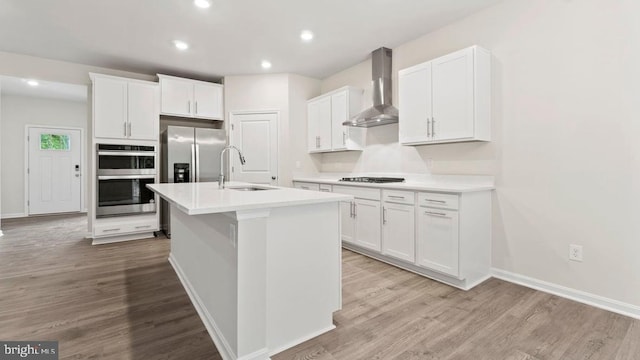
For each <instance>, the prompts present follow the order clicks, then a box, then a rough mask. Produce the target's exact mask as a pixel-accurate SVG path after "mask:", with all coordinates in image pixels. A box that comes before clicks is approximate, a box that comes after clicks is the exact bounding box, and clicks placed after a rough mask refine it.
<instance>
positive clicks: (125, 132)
mask: <svg viewBox="0 0 640 360" xmlns="http://www.w3.org/2000/svg"><path fill="white" fill-rule="evenodd" d="M122 125H123V126H124V136H125V137H127V122H126V121H125V122H123V123H122Z"/></svg>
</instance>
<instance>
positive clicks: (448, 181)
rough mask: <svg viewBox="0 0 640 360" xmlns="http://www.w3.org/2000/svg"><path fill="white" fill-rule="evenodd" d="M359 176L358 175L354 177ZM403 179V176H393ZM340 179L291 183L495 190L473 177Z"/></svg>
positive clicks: (302, 179) (486, 181) (301, 178)
mask: <svg viewBox="0 0 640 360" xmlns="http://www.w3.org/2000/svg"><path fill="white" fill-rule="evenodd" d="M346 176H348V175H346ZM356 176H360V175H356ZM394 177H403V176H394ZM340 178H341V176H340V177H327V176H318V177H314V176H310V177H307V176H297V177H294V178H293V181H299V182H310V183H317V184H329V185H340V186H359V187H368V188H376V189H396V190H408V191H439V192H451V193H465V192H474V191H488V190H493V189H495V185H494V184H493V181H492V180H489V179H486V178H483V177H475V176H468V177H467V176H437V177H436V176H434V177H433V178H425V179H411V178H407V179H406V180H405V182H401V183H382V184H381V183H359V182H348V181H339V179H340Z"/></svg>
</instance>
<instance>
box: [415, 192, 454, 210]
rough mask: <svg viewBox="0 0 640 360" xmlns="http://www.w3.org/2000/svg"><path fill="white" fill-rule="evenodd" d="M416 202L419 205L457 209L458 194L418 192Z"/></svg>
mask: <svg viewBox="0 0 640 360" xmlns="http://www.w3.org/2000/svg"><path fill="white" fill-rule="evenodd" d="M418 204H420V206H430V207H437V208H443V209H453V210H458V195H455V194H442V193H419V194H418Z"/></svg>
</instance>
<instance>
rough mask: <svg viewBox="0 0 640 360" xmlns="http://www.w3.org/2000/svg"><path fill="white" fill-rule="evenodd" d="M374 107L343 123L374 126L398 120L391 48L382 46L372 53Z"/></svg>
mask: <svg viewBox="0 0 640 360" xmlns="http://www.w3.org/2000/svg"><path fill="white" fill-rule="evenodd" d="M371 63H372V68H373V69H372V75H373V76H372V80H373V107H371V108H369V109H366V110H364V111H362V112H361V113H359V114H358V115H356V116H354V117H352V118H351V119H349V120H347V121H345V122H343V123H342V125H345V126H355V127H364V128H367V127H373V126H380V125H386V124H395V123H397V122H398V109H396V108H395V107H393V106H392V105H391V49H387V48H385V47H381V48H379V49H377V50H374V51H373V52H372V53H371Z"/></svg>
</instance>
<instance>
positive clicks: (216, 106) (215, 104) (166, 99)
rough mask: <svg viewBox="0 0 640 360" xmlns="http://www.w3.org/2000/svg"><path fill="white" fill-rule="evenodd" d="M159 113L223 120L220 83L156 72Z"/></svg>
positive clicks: (221, 87)
mask: <svg viewBox="0 0 640 360" xmlns="http://www.w3.org/2000/svg"><path fill="white" fill-rule="evenodd" d="M158 78H160V98H161V108H160V114H162V115H171V116H181V117H189V118H198V119H209V120H223V118H224V113H223V110H222V108H223V105H222V104H223V89H224V87H223V86H222V85H220V84H214V83H209V82H204V81H197V80H191V79H184V78H178V77H173V76H168V75H161V74H158Z"/></svg>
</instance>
